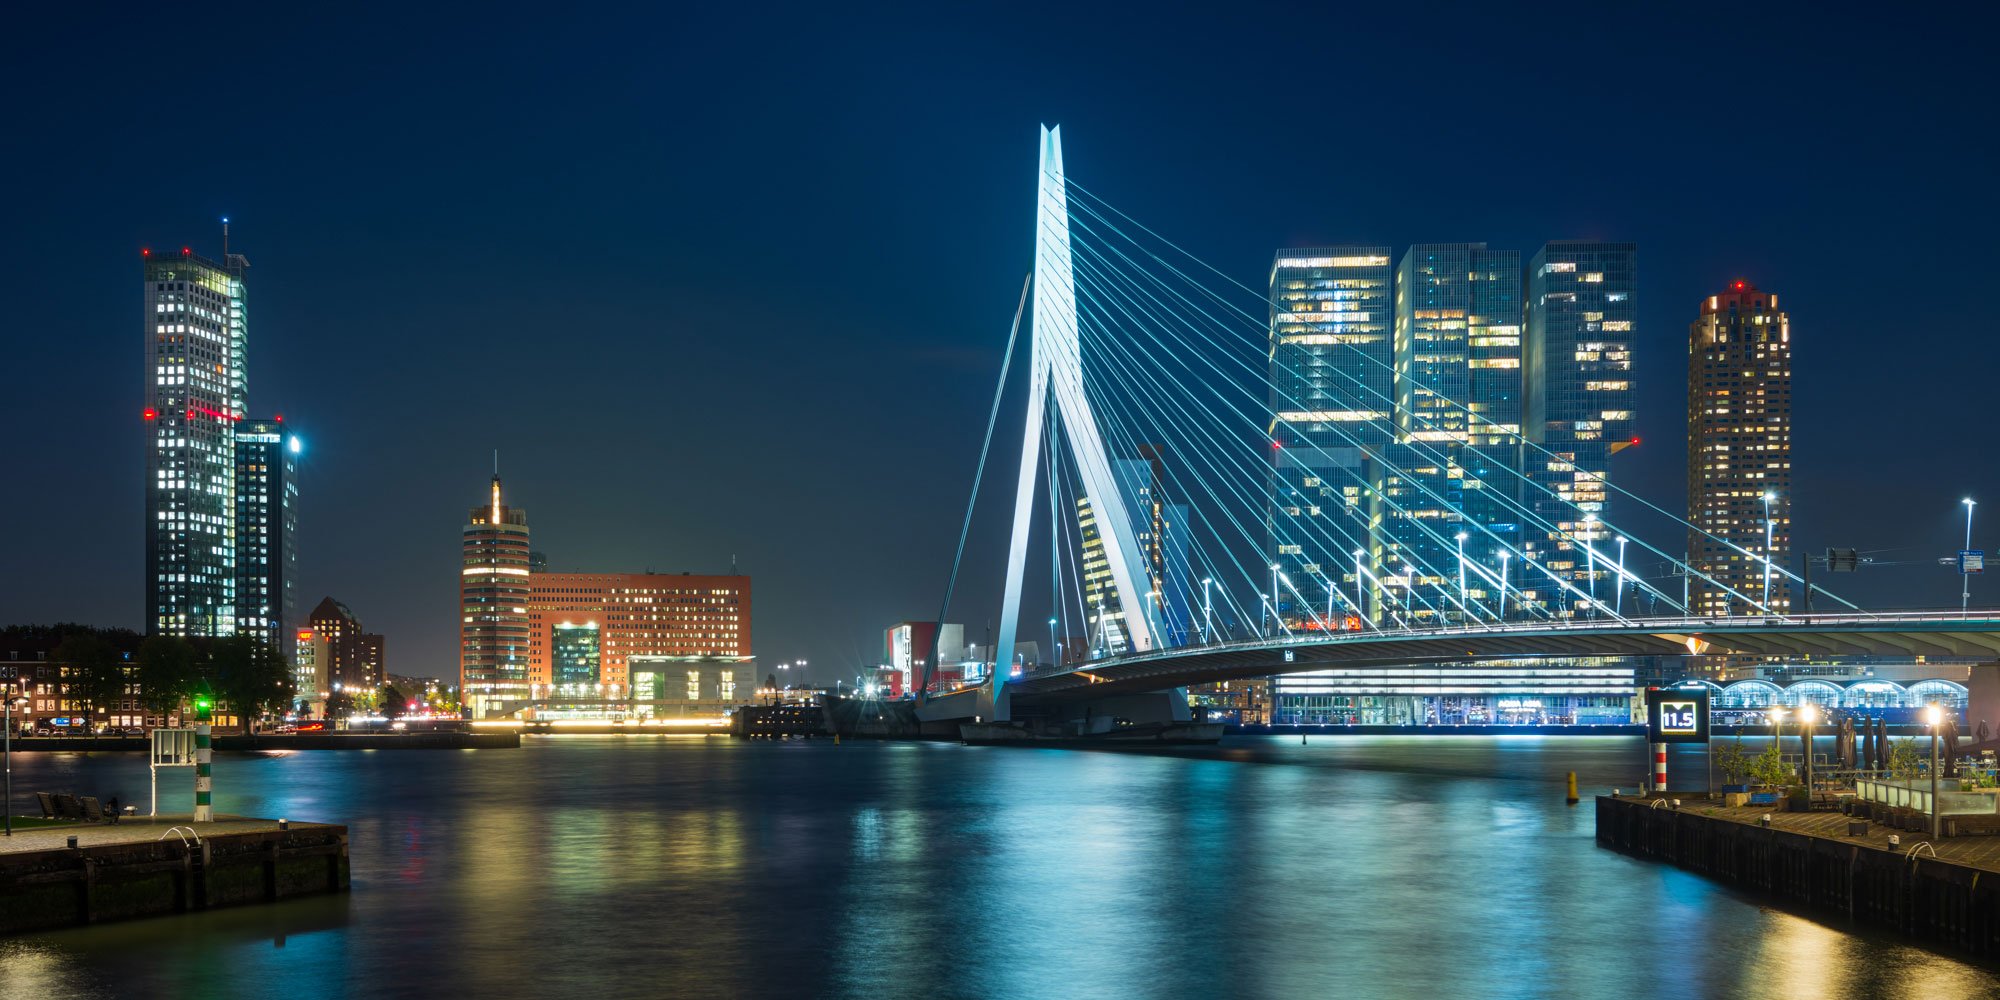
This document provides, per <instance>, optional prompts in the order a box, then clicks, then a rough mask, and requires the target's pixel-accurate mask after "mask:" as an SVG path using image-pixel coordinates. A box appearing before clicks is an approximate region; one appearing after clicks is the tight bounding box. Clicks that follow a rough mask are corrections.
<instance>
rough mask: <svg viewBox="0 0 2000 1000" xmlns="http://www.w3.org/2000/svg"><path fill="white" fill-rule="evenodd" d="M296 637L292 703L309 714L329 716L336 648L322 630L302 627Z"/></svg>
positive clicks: (294, 636)
mask: <svg viewBox="0 0 2000 1000" xmlns="http://www.w3.org/2000/svg"><path fill="white" fill-rule="evenodd" d="M292 640H293V645H292V690H293V694H292V702H293V704H295V705H298V706H300V707H301V708H303V709H304V710H305V711H306V712H307V713H308V714H311V715H314V716H325V715H326V703H327V700H328V699H329V698H331V697H333V675H332V673H331V668H332V666H333V651H332V649H331V648H330V647H329V645H328V643H327V640H326V636H324V635H321V634H320V632H319V630H318V629H313V628H302V629H298V630H297V631H296V632H294V633H293V636H292Z"/></svg>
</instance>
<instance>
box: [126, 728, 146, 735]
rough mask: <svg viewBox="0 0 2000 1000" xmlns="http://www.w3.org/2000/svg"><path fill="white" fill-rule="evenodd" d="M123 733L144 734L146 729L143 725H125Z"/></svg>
mask: <svg viewBox="0 0 2000 1000" xmlns="http://www.w3.org/2000/svg"><path fill="white" fill-rule="evenodd" d="M125 735H127V736H144V735H146V729H145V727H144V726H127V727H125Z"/></svg>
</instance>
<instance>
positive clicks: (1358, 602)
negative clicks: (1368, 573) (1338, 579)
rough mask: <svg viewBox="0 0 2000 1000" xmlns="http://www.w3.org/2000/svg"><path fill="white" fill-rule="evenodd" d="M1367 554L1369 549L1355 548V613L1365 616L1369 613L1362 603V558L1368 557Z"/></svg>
mask: <svg viewBox="0 0 2000 1000" xmlns="http://www.w3.org/2000/svg"><path fill="white" fill-rule="evenodd" d="M1367 555H1368V550H1367V549H1355V550H1354V613H1355V614H1357V615H1362V616H1364V617H1365V616H1366V615H1367V614H1368V612H1366V611H1363V610H1362V607H1363V604H1362V594H1361V574H1362V566H1361V560H1362V559H1364V558H1366V557H1367Z"/></svg>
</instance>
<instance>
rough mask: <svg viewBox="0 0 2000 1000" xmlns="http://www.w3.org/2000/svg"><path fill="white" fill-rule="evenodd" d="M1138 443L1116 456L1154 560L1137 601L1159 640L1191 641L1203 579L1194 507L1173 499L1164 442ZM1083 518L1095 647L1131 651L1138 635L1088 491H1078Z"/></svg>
mask: <svg viewBox="0 0 2000 1000" xmlns="http://www.w3.org/2000/svg"><path fill="white" fill-rule="evenodd" d="M1138 450H1139V454H1140V457H1138V458H1121V459H1113V460H1112V462H1111V475H1112V478H1113V480H1114V481H1116V482H1117V484H1118V490H1119V494H1120V499H1121V500H1123V501H1124V504H1125V511H1126V513H1127V514H1128V515H1129V516H1130V517H1131V518H1132V522H1133V523H1132V537H1133V540H1134V541H1136V542H1137V543H1138V546H1139V552H1140V554H1141V556H1142V558H1143V559H1144V561H1145V564H1146V576H1147V580H1146V586H1147V587H1148V590H1147V592H1146V593H1144V594H1141V595H1139V597H1140V600H1139V601H1134V602H1133V607H1134V608H1143V609H1144V613H1145V614H1146V615H1147V616H1148V625H1149V629H1148V631H1149V632H1150V633H1151V634H1152V635H1153V636H1154V642H1155V643H1156V644H1158V645H1159V646H1162V647H1171V646H1180V645H1185V644H1186V643H1187V642H1188V641H1189V639H1190V637H1191V633H1190V627H1189V626H1190V621H1191V613H1190V609H1191V607H1192V606H1193V605H1192V600H1193V599H1192V597H1191V592H1192V589H1193V588H1195V587H1199V586H1200V584H1199V583H1195V582H1193V581H1192V580H1191V576H1192V573H1193V567H1192V566H1191V565H1190V563H1189V561H1188V559H1189V553H1188V536H1189V530H1188V517H1189V511H1188V507H1187V505H1186V504H1176V503H1169V502H1167V475H1166V465H1165V462H1164V460H1163V459H1162V457H1161V455H1160V452H1159V449H1157V448H1155V447H1154V446H1152V445H1140V446H1139V449H1138ZM1076 521H1077V531H1078V537H1079V538H1080V539H1081V540H1082V549H1081V563H1082V565H1081V567H1080V569H1081V571H1082V578H1083V580H1082V586H1083V609H1082V612H1081V613H1082V614H1083V616H1084V624H1085V625H1086V626H1087V627H1088V629H1089V636H1090V645H1091V648H1092V649H1095V650H1098V651H1099V655H1104V654H1105V653H1112V654H1116V653H1123V652H1127V651H1128V650H1129V647H1130V645H1131V639H1130V637H1129V636H1128V634H1127V632H1126V626H1125V612H1124V611H1122V610H1120V607H1121V605H1120V603H1119V600H1118V584H1117V583H1116V582H1115V581H1114V580H1113V579H1112V575H1111V560H1110V559H1109V558H1108V557H1107V556H1106V555H1105V552H1104V539H1103V536H1102V535H1100V534H1099V532H1098V524H1097V512H1096V510H1095V508H1094V507H1093V506H1092V505H1091V502H1090V498H1089V497H1087V496H1086V497H1079V498H1077V501H1076Z"/></svg>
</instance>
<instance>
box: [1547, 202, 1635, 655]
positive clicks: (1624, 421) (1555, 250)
mask: <svg viewBox="0 0 2000 1000" xmlns="http://www.w3.org/2000/svg"><path fill="white" fill-rule="evenodd" d="M1637 284H1638V250H1637V248H1635V247H1634V246H1633V245H1632V244H1630V243H1581V242H1561V243H1549V244H1547V245H1545V246H1544V247H1542V249H1541V251H1540V252H1538V253H1536V254H1535V256H1534V259H1533V260H1531V261H1529V262H1528V296H1527V332H1526V338H1525V340H1524V341H1523V343H1522V358H1521V364H1522V371H1523V375H1524V378H1523V388H1524V396H1525V405H1524V407H1523V423H1524V425H1525V426H1524V428H1523V429H1524V431H1525V432H1526V434H1527V438H1528V441H1529V442H1530V443H1531V444H1532V445H1535V446H1537V447H1533V448H1529V449H1528V452H1527V458H1526V465H1527V471H1528V474H1529V475H1530V477H1531V478H1532V480H1533V482H1534V483H1535V484H1536V485H1535V486H1531V487H1529V488H1528V491H1527V494H1528V495H1527V499H1528V501H1529V503H1528V506H1529V508H1530V509H1532V510H1533V511H1535V513H1536V515H1537V518H1536V521H1535V527H1534V528H1533V529H1532V530H1531V531H1529V532H1527V535H1528V537H1526V538H1524V540H1523V546H1522V547H1523V548H1524V549H1526V550H1528V554H1529V555H1530V556H1531V557H1532V558H1534V559H1535V560H1536V561H1537V562H1538V563H1539V564H1540V565H1541V566H1543V567H1545V568H1546V569H1547V570H1548V571H1549V572H1550V573H1553V574H1554V575H1556V576H1557V577H1560V578H1561V579H1563V580H1566V581H1568V582H1570V583H1571V584H1573V585H1574V586H1575V587H1576V588H1577V590H1578V591H1580V592H1581V593H1579V592H1576V591H1568V590H1565V591H1563V592H1562V593H1560V594H1558V593H1557V592H1556V591H1555V589H1554V588H1553V587H1552V586H1550V585H1547V583H1546V580H1547V576H1546V575H1543V574H1541V573H1535V574H1528V573H1525V572H1524V573H1523V575H1522V582H1523V584H1524V589H1523V591H1522V593H1521V596H1522V598H1523V599H1525V600H1527V601H1530V602H1532V603H1535V604H1538V605H1540V606H1542V607H1544V608H1547V609H1548V610H1550V611H1552V612H1554V613H1556V614H1559V615H1577V614H1586V613H1594V612H1593V609H1592V605H1591V602H1590V596H1589V595H1590V594H1592V593H1593V592H1594V593H1595V594H1596V597H1597V600H1598V601H1599V602H1601V603H1603V604H1605V605H1607V606H1608V605H1609V604H1610V603H1611V599H1612V591H1611V589H1610V584H1609V583H1608V582H1607V581H1609V580H1610V579H1611V577H1610V573H1609V571H1610V570H1611V568H1612V566H1613V563H1612V562H1611V559H1610V555H1611V553H1612V551H1613V550H1614V549H1615V548H1616V546H1615V544H1612V543H1613V541H1614V540H1613V538H1612V537H1611V533H1610V532H1609V531H1607V530H1606V528H1605V527H1604V523H1603V522H1604V518H1605V517H1606V516H1607V512H1606V506H1607V504H1608V502H1609V497H1608V495H1607V493H1608V490H1607V487H1606V483H1608V482H1609V479H1610V470H1611V461H1610V460H1611V456H1612V455H1615V454H1617V453H1618V452H1619V451H1621V450H1623V449H1625V448H1626V447H1629V446H1631V445H1634V444H1637V443H1638V440H1637V439H1636V438H1634V437H1633V436H1632V412H1633V408H1634V405H1635V404H1634V399H1635V396H1634V392H1633V382H1632V343H1633V338H1634V336H1635V331H1636V329H1637V326H1638V302H1637V300H1636V291H1637ZM1585 546H1588V548H1586V547H1585Z"/></svg>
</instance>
